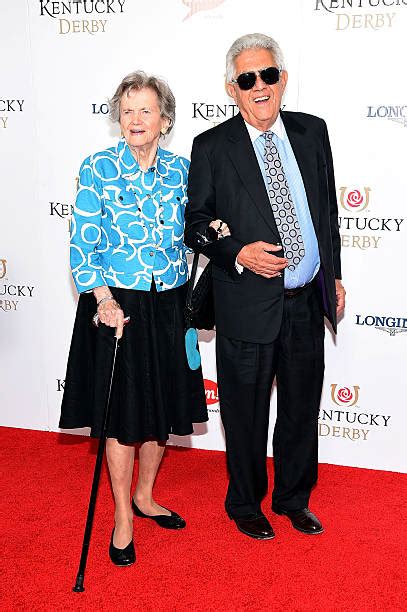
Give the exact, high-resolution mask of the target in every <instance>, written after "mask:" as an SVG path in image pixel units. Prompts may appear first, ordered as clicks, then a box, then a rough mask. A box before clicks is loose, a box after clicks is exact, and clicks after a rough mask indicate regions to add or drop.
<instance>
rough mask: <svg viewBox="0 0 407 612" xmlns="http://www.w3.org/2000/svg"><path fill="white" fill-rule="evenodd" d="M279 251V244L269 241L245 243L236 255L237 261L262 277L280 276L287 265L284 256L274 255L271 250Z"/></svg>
mask: <svg viewBox="0 0 407 612" xmlns="http://www.w3.org/2000/svg"><path fill="white" fill-rule="evenodd" d="M278 251H281V246H277V245H276V244H270V243H269V242H261V241H259V242H252V243H250V244H246V245H245V246H244V247H243V248H242V250H241V251H240V252H239V254H238V256H237V263H238V264H240V265H241V266H243V267H244V268H247V269H248V270H251V271H252V272H254V273H255V274H259V275H260V276H264V278H274V277H275V276H280V275H281V272H282V270H284V268H286V267H287V266H288V261H287V259H285V257H276V256H275V255H273V252H278Z"/></svg>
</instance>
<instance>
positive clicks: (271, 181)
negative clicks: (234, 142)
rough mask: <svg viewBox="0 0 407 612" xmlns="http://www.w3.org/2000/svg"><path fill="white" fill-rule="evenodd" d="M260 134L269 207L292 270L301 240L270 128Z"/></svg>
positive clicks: (299, 254) (299, 256)
mask: <svg viewBox="0 0 407 612" xmlns="http://www.w3.org/2000/svg"><path fill="white" fill-rule="evenodd" d="M264 138H265V141H266V144H265V148H264V166H265V170H266V177H267V189H268V193H269V198H270V202H271V208H272V210H273V213H274V219H275V222H276V225H277V229H278V232H279V234H280V238H281V241H282V244H283V247H284V257H286V259H288V266H287V267H288V269H289V270H291V271H293V270H295V268H296V266H298V264H299V263H300V261H301V259H302V258H303V257H304V255H305V249H304V241H303V239H302V236H301V229H300V224H299V223H298V219H297V213H296V212H295V206H294V203H293V201H292V198H291V194H290V188H289V187H288V183H287V179H286V177H285V174H284V168H283V164H282V163H281V159H280V155H279V154H278V150H277V147H276V145H275V144H274V142H273V132H264Z"/></svg>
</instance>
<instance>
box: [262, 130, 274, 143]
mask: <svg viewBox="0 0 407 612" xmlns="http://www.w3.org/2000/svg"><path fill="white" fill-rule="evenodd" d="M273 136H274V132H271V131H268V132H264V138H265V140H266V142H272V141H273Z"/></svg>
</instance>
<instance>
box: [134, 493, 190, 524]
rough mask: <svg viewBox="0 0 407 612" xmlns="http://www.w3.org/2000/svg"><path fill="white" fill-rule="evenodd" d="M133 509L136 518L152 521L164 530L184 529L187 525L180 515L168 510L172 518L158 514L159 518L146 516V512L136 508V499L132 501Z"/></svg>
mask: <svg viewBox="0 0 407 612" xmlns="http://www.w3.org/2000/svg"><path fill="white" fill-rule="evenodd" d="M131 507H132V509H133V512H134V514H135V516H139V517H140V518H148V519H151V520H152V521H154V522H155V523H157V525H159V526H160V527H164V529H183V528H184V527H185V525H186V522H185V520H184V519H183V518H182V517H181V516H180V515H179V514H177V513H176V512H173V511H172V510H168V512H171V514H170V516H167V515H166V514H157V516H150V515H149V514H144V512H142V511H141V510H140V508H138V507H137V506H136V504H135V503H134V499H132V500H131Z"/></svg>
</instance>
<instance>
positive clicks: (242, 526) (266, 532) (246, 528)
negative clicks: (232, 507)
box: [230, 512, 275, 540]
mask: <svg viewBox="0 0 407 612" xmlns="http://www.w3.org/2000/svg"><path fill="white" fill-rule="evenodd" d="M230 518H231V519H233V520H234V521H235V523H236V527H237V528H238V530H239V531H241V532H242V533H244V534H245V535H248V536H250V537H251V538H254V539H255V540H271V539H272V538H274V535H275V534H274V531H273V528H272V526H271V525H270V523H269V522H268V520H267V519H266V517H265V516H264V514H263V513H262V512H258V513H257V514H254V513H252V514H245V515H244V516H231V517H230Z"/></svg>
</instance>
